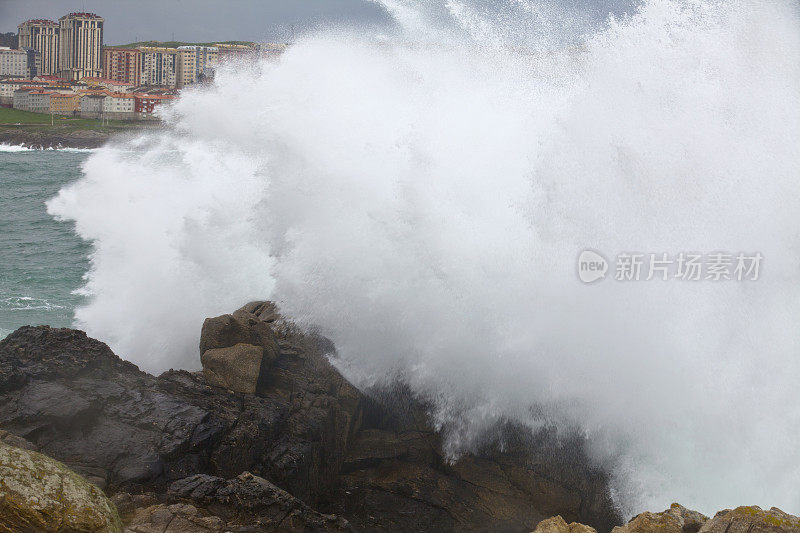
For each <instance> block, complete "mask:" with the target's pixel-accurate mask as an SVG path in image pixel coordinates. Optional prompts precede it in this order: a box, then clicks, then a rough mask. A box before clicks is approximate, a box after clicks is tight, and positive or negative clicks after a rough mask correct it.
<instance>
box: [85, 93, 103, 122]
mask: <svg viewBox="0 0 800 533" xmlns="http://www.w3.org/2000/svg"><path fill="white" fill-rule="evenodd" d="M105 99H106V96H105V95H104V94H84V95H83V96H81V99H80V113H81V117H83V118H100V117H101V116H102V114H103V104H104V103H105Z"/></svg>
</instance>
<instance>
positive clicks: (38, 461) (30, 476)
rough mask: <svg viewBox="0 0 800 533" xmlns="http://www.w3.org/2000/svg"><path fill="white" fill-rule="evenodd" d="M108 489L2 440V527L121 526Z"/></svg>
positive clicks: (89, 532)
mask: <svg viewBox="0 0 800 533" xmlns="http://www.w3.org/2000/svg"><path fill="white" fill-rule="evenodd" d="M121 528H122V522H121V521H120V518H119V516H118V515H117V511H116V509H115V508H114V505H113V504H112V503H111V502H110V501H109V500H108V499H107V498H106V496H105V495H104V494H103V492H102V491H101V490H100V489H98V488H97V487H95V486H94V485H92V484H91V483H89V482H87V481H86V480H85V479H83V478H82V477H81V476H79V475H77V474H76V473H75V472H72V471H71V470H69V469H68V468H67V467H66V466H64V465H63V464H61V463H59V462H58V461H54V460H53V459H51V458H50V457H46V456H44V455H42V454H39V453H37V452H33V451H30V450H26V449H22V448H18V447H15V446H10V445H8V444H5V443H4V442H0V531H2V532H14V533H16V532H27V531H80V532H85V533H95V532H97V533H101V532H116V531H121Z"/></svg>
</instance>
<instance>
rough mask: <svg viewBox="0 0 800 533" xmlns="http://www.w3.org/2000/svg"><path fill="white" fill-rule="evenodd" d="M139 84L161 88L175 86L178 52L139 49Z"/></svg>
mask: <svg viewBox="0 0 800 533" xmlns="http://www.w3.org/2000/svg"><path fill="white" fill-rule="evenodd" d="M139 52H140V56H139V84H140V85H151V86H163V87H175V86H176V85H177V70H178V50H177V49H175V48H156V47H141V48H139Z"/></svg>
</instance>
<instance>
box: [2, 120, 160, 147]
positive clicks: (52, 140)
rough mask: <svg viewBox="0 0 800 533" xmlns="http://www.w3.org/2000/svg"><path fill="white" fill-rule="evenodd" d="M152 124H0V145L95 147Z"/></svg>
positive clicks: (148, 127) (151, 126)
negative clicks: (88, 126) (79, 125)
mask: <svg viewBox="0 0 800 533" xmlns="http://www.w3.org/2000/svg"><path fill="white" fill-rule="evenodd" d="M159 125H160V123H157V124H153V125H149V124H148V125H143V124H135V125H134V124H132V125H130V126H98V127H95V128H86V127H77V128H76V127H70V126H42V125H19V126H18V125H2V126H0V144H6V145H11V146H23V147H26V148H34V149H58V148H79V149H92V148H99V147H101V146H103V145H104V144H106V143H107V142H108V141H109V140H110V139H111V138H112V137H114V136H117V135H120V134H124V133H131V132H136V131H142V130H145V129H154V128H156V127H158V126H159Z"/></svg>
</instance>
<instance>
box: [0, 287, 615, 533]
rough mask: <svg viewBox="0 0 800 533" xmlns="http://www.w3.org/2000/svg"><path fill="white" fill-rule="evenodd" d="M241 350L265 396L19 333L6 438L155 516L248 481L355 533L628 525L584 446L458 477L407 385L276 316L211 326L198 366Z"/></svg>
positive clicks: (483, 465) (2, 358) (539, 445)
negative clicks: (181, 489)
mask: <svg viewBox="0 0 800 533" xmlns="http://www.w3.org/2000/svg"><path fill="white" fill-rule="evenodd" d="M237 344H252V345H254V346H259V347H261V348H263V349H264V351H265V353H270V354H272V355H273V356H274V358H272V357H270V359H269V360H268V363H267V364H264V363H263V362H264V360H263V359H262V365H261V368H260V371H259V378H258V383H257V390H256V394H255V395H254V394H244V393H241V392H240V393H234V392H231V391H229V390H225V389H223V388H218V387H212V386H209V384H208V382H207V379H206V378H205V377H204V375H203V373H189V372H184V371H170V372H166V373H164V374H162V375H161V376H159V377H154V376H151V375H148V374H145V373H143V372H141V371H139V369H138V368H137V367H136V366H134V365H132V364H130V363H126V362H124V361H122V360H120V359H119V358H118V357H116V356H115V355H114V354H113V353H112V352H111V350H110V349H109V348H108V347H107V346H106V345H105V344H103V343H101V342H98V341H95V340H93V339H89V338H88V337H87V336H86V335H85V334H84V333H82V332H78V331H73V330H68V329H52V328H48V327H37V328H32V327H25V328H20V329H19V330H17V331H16V332H14V333H13V334H11V335H9V336H8V337H6V339H4V340H2V341H0V428H2V429H5V430H8V431H10V432H12V433H13V434H15V435H19V436H21V437H24V438H25V439H27V440H28V441H30V442H31V443H32V444H33V445H34V446H36V447H37V448H38V449H39V450H40V451H42V452H44V453H47V454H49V455H52V456H53V457H56V458H57V459H59V460H61V461H64V462H65V463H67V464H68V465H70V466H71V467H72V468H73V469H75V470H76V471H77V472H79V473H82V474H85V475H87V476H92V480H93V481H96V482H97V483H98V484H100V485H103V486H104V487H106V488H107V490H108V491H109V493H112V494H113V493H117V492H122V491H125V492H130V493H137V492H153V493H155V494H156V495H159V502H158V504H160V505H167V504H171V503H175V502H168V501H164V497H165V495H166V494H167V489H168V487H169V486H170V485H171V484H172V483H173V482H175V481H178V480H181V479H185V478H187V477H189V476H192V475H195V474H205V475H209V476H215V477H218V478H221V479H226V480H227V479H233V478H236V476H238V475H239V474H241V473H243V472H252V473H253V474H254V475H256V476H259V477H261V478H264V479H266V480H268V481H269V482H270V483H272V484H274V485H275V486H277V487H280V489H282V490H284V491H286V492H287V493H289V494H290V495H291V496H293V497H294V498H297V499H298V500H300V501H302V502H303V503H305V504H306V505H308V506H310V507H311V508H312V509H314V510H316V511H318V512H320V513H323V514H333V515H337V516H341V517H344V518H346V519H347V520H348V521H349V522H350V523H351V524H352V525H353V527H355V528H356V529H358V530H378V531H380V530H383V531H389V530H391V531H398V530H402V531H429V530H434V529H442V530H454V529H472V530H474V529H482V530H493V531H530V530H532V529H533V528H534V527H535V526H536V524H538V523H539V522H540V521H541V520H542V519H544V518H546V517H549V516H553V515H556V514H558V515H561V516H563V517H564V518H565V519H567V520H569V521H577V522H583V523H587V524H591V525H593V526H596V527H597V529H598V530H600V531H609V530H610V529H611V527H612V526H613V525H616V524H617V523H619V518H618V516H617V515H616V514H615V511H614V510H613V506H612V504H611V501H610V499H609V496H608V490H607V482H606V479H607V478H606V475H605V473H603V472H602V471H601V470H599V469H597V468H594V467H592V466H591V465H590V462H589V461H588V459H587V454H586V453H585V451H584V448H583V446H584V442H583V440H581V439H580V438H578V437H576V438H574V439H560V438H559V437H558V436H557V435H556V434H555V432H554V431H550V430H543V431H541V432H539V433H538V434H536V435H531V434H530V433H529V432H527V431H525V430H522V429H520V428H513V427H508V428H506V429H505V430H504V431H503V432H502V433H503V439H502V446H501V443H500V441H497V442H488V443H487V444H486V446H485V447H484V449H482V450H480V451H479V453H476V454H468V455H465V456H463V457H462V458H461V459H460V460H458V461H456V462H455V463H452V464H451V463H450V462H449V460H448V459H447V457H445V455H444V453H443V452H442V443H441V438H440V436H439V434H438V433H437V432H436V431H434V429H433V428H432V427H431V425H430V423H429V422H428V417H427V412H428V406H427V405H426V404H425V403H424V402H421V401H420V400H419V399H418V398H416V397H414V396H413V395H411V394H410V393H409V392H408V391H407V390H406V389H405V388H403V387H397V388H396V389H394V390H390V391H377V390H376V391H371V395H370V396H367V395H365V394H364V393H362V392H361V391H359V390H357V389H356V388H355V387H353V386H352V385H351V384H350V383H348V382H347V381H346V380H345V379H344V378H343V377H342V376H341V375H340V374H339V373H338V372H337V371H336V370H335V369H334V368H333V366H332V365H331V364H330V362H329V361H328V359H327V355H328V354H331V353H332V352H333V346H332V345H331V343H330V341H328V340H327V339H324V338H322V337H319V336H317V335H314V334H303V333H302V332H300V331H298V329H297V328H296V327H294V326H292V325H291V324H290V323H287V322H286V321H284V320H283V319H281V318H280V317H279V315H277V313H276V311H275V308H274V306H272V305H271V304H268V303H264V302H254V303H252V304H248V305H247V306H245V307H244V308H243V309H240V310H239V311H237V312H235V313H233V314H231V315H225V316H222V317H217V318H213V319H209V320H207V321H206V322H205V324H204V326H203V333H202V341H201V349H202V351H203V352H207V351H209V350H216V349H220V348H222V349H225V348H229V347H231V346H235V345H237ZM501 450H502V451H501ZM183 503H187V504H191V505H193V506H194V507H195V508H196V509H198V512H200V513H201V514H202V513H203V512H204V509H205V507H204V505H206V504H205V503H201V502H197V501H194V500H191V499H187V500H186V501H184V502H183ZM207 511H208V512H211V513H212V515H214V516H216V513H215V512H212V511H211V510H207Z"/></svg>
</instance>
